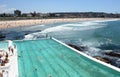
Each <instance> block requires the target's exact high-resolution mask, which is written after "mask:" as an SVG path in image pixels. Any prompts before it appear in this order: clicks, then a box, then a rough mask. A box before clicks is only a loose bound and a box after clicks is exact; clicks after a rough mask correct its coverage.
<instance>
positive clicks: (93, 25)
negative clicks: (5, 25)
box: [0, 20, 120, 67]
mask: <svg viewBox="0 0 120 77" xmlns="http://www.w3.org/2000/svg"><path fill="white" fill-rule="evenodd" d="M119 31H120V20H100V21H97V20H96V21H84V22H64V23H53V24H46V25H36V26H29V27H17V28H12V29H6V30H1V31H0V33H1V34H4V35H6V38H2V39H1V40H7V39H11V40H18V39H25V40H29V39H40V38H41V37H42V34H48V36H53V37H55V38H57V39H59V40H61V41H63V42H65V43H67V44H73V45H77V46H84V47H86V49H85V50H83V52H85V53H86V54H88V55H91V56H101V57H105V58H108V59H110V60H111V61H112V62H111V64H113V65H115V66H117V67H120V57H119V56H118V55H120V32H119ZM108 52H114V53H115V55H116V54H117V56H115V55H106V54H105V53H108Z"/></svg>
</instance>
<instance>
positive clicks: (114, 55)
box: [105, 52, 120, 58]
mask: <svg viewBox="0 0 120 77" xmlns="http://www.w3.org/2000/svg"><path fill="white" fill-rule="evenodd" d="M105 54H106V55H108V56H113V57H118V58H120V53H116V52H105Z"/></svg>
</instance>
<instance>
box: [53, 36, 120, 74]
mask: <svg viewBox="0 0 120 77" xmlns="http://www.w3.org/2000/svg"><path fill="white" fill-rule="evenodd" d="M52 39H53V40H54V41H56V42H58V43H60V44H62V45H64V46H66V47H68V48H70V49H71V50H73V51H75V52H77V53H79V54H80V55H82V56H84V57H86V58H88V59H90V60H92V61H94V62H97V63H99V64H102V65H104V66H106V67H109V68H111V69H113V70H116V71H118V72H120V69H119V68H117V67H115V66H113V65H110V64H108V63H105V62H102V61H100V60H97V59H95V58H93V57H91V56H89V55H87V54H85V53H83V52H81V51H78V50H76V49H74V48H72V47H70V46H68V45H67V44H65V43H63V42H61V41H59V40H57V39H56V38H53V37H52Z"/></svg>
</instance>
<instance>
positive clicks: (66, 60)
mask: <svg viewBox="0 0 120 77" xmlns="http://www.w3.org/2000/svg"><path fill="white" fill-rule="evenodd" d="M2 44H3V45H7V44H6V42H2V43H0V46H2ZM14 44H16V45H17V49H18V71H19V77H120V72H118V71H115V70H113V69H111V68H108V67H106V66H104V65H101V64H99V63H96V62H94V61H92V60H90V59H88V58H86V57H84V56H82V55H80V54H78V53H77V52H75V51H73V50H71V49H69V48H68V47H66V46H64V45H62V44H60V43H58V42H56V41H54V40H52V39H42V40H27V41H14Z"/></svg>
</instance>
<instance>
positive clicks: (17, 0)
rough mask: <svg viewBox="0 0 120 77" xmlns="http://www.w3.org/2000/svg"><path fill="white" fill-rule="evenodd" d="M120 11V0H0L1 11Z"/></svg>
mask: <svg viewBox="0 0 120 77" xmlns="http://www.w3.org/2000/svg"><path fill="white" fill-rule="evenodd" d="M14 9H19V10H21V11H22V12H33V11H36V12H90V11H91V12H108V13H109V12H112V13H120V0H0V13H2V12H13V10H14Z"/></svg>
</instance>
